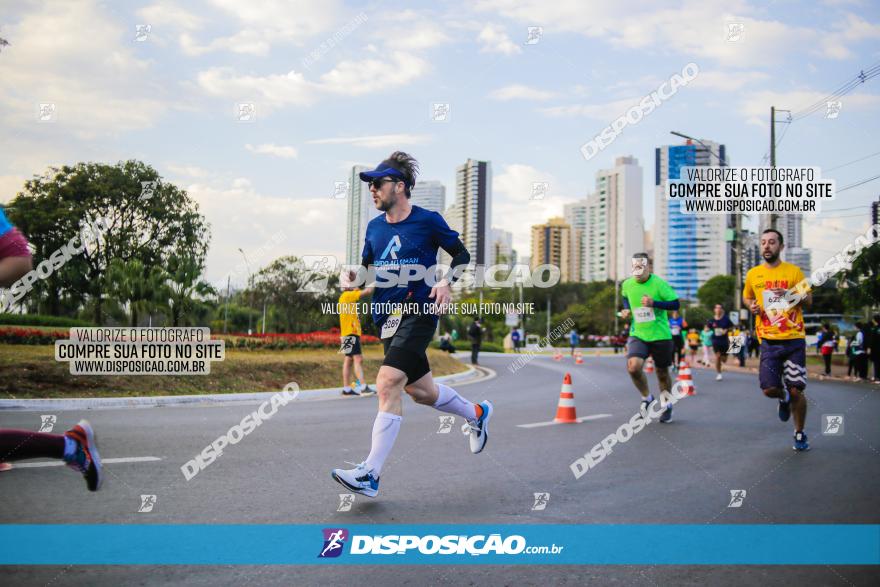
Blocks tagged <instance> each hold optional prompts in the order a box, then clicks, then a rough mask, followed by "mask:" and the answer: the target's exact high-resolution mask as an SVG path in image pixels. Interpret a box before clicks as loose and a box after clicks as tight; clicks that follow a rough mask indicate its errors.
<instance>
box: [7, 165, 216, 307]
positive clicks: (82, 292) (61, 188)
mask: <svg viewBox="0 0 880 587" xmlns="http://www.w3.org/2000/svg"><path fill="white" fill-rule="evenodd" d="M144 182H154V183H153V185H152V187H153V189H152V190H151V191H146V190H145V189H144V188H145V185H144ZM8 211H9V216H10V219H11V221H12V222H13V223H14V224H15V225H16V226H18V227H19V228H20V229H21V230H22V232H24V233H25V234H26V235H27V237H28V239H29V240H30V242H31V243H32V244H33V245H34V247H35V248H36V254H35V258H34V264H37V263H39V262H40V261H42V260H44V259H47V258H48V257H49V256H50V255H51V254H52V253H53V252H54V251H56V250H58V249H59V248H61V246H62V245H64V244H66V243H67V242H68V241H69V240H70V239H71V238H72V237H73V236H74V235H76V234H77V233H78V232H79V230H80V227H81V226H82V225H83V224H84V223H86V222H87V221H88V219H90V218H92V219H93V218H103V219H105V221H106V224H107V231H106V232H105V234H104V235H103V238H102V239H101V241H100V242H99V243H98V244H97V245H96V246H94V247H89V248H87V249H86V250H85V251H83V252H82V253H81V254H79V255H75V256H73V257H72V258H71V259H70V260H69V261H67V262H66V263H65V264H64V266H63V267H61V268H60V269H59V270H58V271H56V272H55V273H53V275H52V276H51V277H50V278H49V279H45V280H39V281H38V282H36V283H35V288H34V289H35V292H34V293H35V295H36V296H42V297H44V298H45V299H46V300H47V305H48V307H47V308H46V311H47V312H48V313H51V314H56V315H57V314H58V313H59V312H60V310H61V307H62V305H63V304H62V301H63V300H65V299H72V300H73V301H74V303H75V305H77V306H80V307H84V306H86V305H89V306H90V307H92V308H93V310H94V322H95V323H97V324H103V322H104V308H103V302H104V295H105V294H106V291H105V288H106V287H107V280H106V279H105V277H106V273H107V271H108V268H109V266H110V263H111V262H112V261H113V260H114V259H117V260H119V261H120V262H122V263H123V264H124V263H128V262H129V261H131V260H135V259H136V260H138V261H140V263H141V264H142V265H143V266H144V267H167V266H168V264H169V260H170V259H171V257H172V256H174V255H177V256H189V257H191V258H192V259H194V261H195V263H196V264H197V265H198V266H199V267H201V266H203V263H204V259H205V256H206V254H207V250H208V245H209V241H210V235H209V226H208V224H207V223H206V221H205V219H204V217H203V216H202V215H201V214H200V213H199V209H198V205H197V204H196V203H195V202H194V201H193V200H192V199H191V198H190V197H189V196H188V195H187V193H186V192H185V191H184V190H181V189H180V188H178V187H177V186H175V185H173V184H171V183H167V182H164V181H162V178H161V177H160V176H159V174H158V173H157V172H156V170H155V169H153V168H152V167H150V166H149V165H147V164H145V163H142V162H140V161H134V160H130V161H122V162H119V163H117V164H115V165H108V164H104V163H78V164H76V165H73V166H67V165H65V166H62V167H60V168H55V167H53V168H50V169H49V170H48V171H47V172H46V173H45V174H43V175H42V176H38V177H34V178H33V179H31V180H29V181H27V182H26V183H25V185H24V189H23V190H22V192H20V193H19V194H18V195H17V196H16V197H15V198H14V199H13V200H12V202H10V205H9V207H8Z"/></svg>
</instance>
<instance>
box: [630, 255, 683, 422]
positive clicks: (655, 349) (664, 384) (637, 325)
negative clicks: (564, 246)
mask: <svg viewBox="0 0 880 587" xmlns="http://www.w3.org/2000/svg"><path fill="white" fill-rule="evenodd" d="M631 263H632V275H633V276H632V277H630V278H629V279H627V280H626V281H624V282H623V285H622V286H621V293H622V294H623V295H622V298H623V308H624V309H623V311H622V312H621V316H622V317H623V318H624V319H627V318H629V316H630V315H632V319H633V320H632V325H631V326H630V330H629V340H628V341H627V343H626V347H627V355H626V370H627V371H628V372H629V376H630V378H631V379H632V381H633V384H635V386H636V389H638V390H639V393H640V394H641V395H642V405H641V410H642V413H643V414H647V413H648V407H649V406H650V405H651V403H652V402H653V401H654V396H653V395H651V392H650V389H649V387H648V378H647V377H645V372H644V370H643V368H644V365H645V359H647V358H648V356H649V355H650V356H651V357H653V358H654V364H655V366H656V370H657V382H658V383H659V384H660V403H661V405H666V409H665V410H664V412H663V415H662V416H661V417H660V421H661V422H669V420H671V419H672V403H671V402H670V401H669V399H670V391H671V389H672V378H671V377H670V375H669V366H670V365H671V364H672V354H673V349H674V347H673V344H672V332H671V331H670V330H669V320H668V319H667V316H666V312H668V311H672V310H678V308H679V302H678V294H676V293H675V290H674V289H672V286H670V285H669V284H668V283H666V282H665V281H664V280H662V279H660V278H659V277H657V276H656V275H654V274H653V273H651V259H650V258H649V257H648V255H647V254H646V253H636V254H635V255H633V257H632V260H631Z"/></svg>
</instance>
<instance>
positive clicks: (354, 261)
mask: <svg viewBox="0 0 880 587" xmlns="http://www.w3.org/2000/svg"><path fill="white" fill-rule="evenodd" d="M369 169H372V167H365V166H363V165H355V166H354V167H352V168H351V175H350V177H349V178H348V184H349V186H348V206H347V213H346V222H345V262H346V264H348V265H360V262H361V252H362V251H363V250H364V238H365V237H366V234H367V224H369V223H370V220H372V219H373V218H375V217H376V216H378V215H379V214H382V212H380V211H379V210H377V209H376V206H375V205H374V204H373V196H372V195H371V194H370V186H369V184H367V183H366V182H363V181H361V178H360V175H359V174H360V172H361V171H367V170H369Z"/></svg>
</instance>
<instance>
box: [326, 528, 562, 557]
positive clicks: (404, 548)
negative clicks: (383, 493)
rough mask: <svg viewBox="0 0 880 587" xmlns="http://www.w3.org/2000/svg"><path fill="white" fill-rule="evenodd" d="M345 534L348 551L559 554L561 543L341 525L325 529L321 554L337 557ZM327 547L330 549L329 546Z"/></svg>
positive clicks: (356, 552)
mask: <svg viewBox="0 0 880 587" xmlns="http://www.w3.org/2000/svg"><path fill="white" fill-rule="evenodd" d="M346 538H348V539H349V542H350V544H351V546H350V548H349V554H351V555H359V554H371V555H372V554H378V555H383V554H408V553H410V552H412V553H413V554H415V553H416V552H417V553H418V554H429V555H431V554H439V555H450V554H456V555H471V556H480V555H491V554H510V555H516V554H559V553H561V552H562V549H563V548H565V547H564V546H557V545H556V544H552V545H549V546H528V545H527V544H526V539H525V538H524V537H523V536H520V535H518V534H513V535H510V536H507V537H502V536H501V534H489V535H488V536H487V535H485V534H477V535H474V536H468V535H453V534H450V535H445V536H438V535H435V534H428V535H424V536H420V535H416V534H388V535H381V534H373V535H370V536H366V535H361V534H353V535H351V536H349V534H348V531H347V530H346V529H344V528H335V529H333V530H332V531H331V532H329V533H328V531H327V530H325V531H324V537H323V543H324V546H323V549H322V551H321V554H320V555H319V556H320V557H321V558H325V557H331V556H333V557H336V556H339V554H341V553H342V547H343V545H344V543H345V540H346ZM328 549H329V550H328Z"/></svg>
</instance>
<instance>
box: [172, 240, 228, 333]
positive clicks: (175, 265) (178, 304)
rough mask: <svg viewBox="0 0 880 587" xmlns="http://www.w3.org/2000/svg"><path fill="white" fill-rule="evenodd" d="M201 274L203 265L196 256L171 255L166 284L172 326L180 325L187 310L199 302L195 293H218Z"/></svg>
mask: <svg viewBox="0 0 880 587" xmlns="http://www.w3.org/2000/svg"><path fill="white" fill-rule="evenodd" d="M201 275H202V266H201V264H200V263H199V262H198V261H197V260H196V259H195V257H193V256H191V255H181V254H177V253H174V254H172V255H171V256H170V257H169V259H168V272H167V273H166V275H165V277H166V279H165V284H164V285H165V293H167V295H168V298H167V300H168V302H167V303H168V308H169V309H170V310H171V323H172V326H179V325H180V321H181V319H182V318H183V317H184V315H185V314H186V312H187V310H189V309H191V308H192V306H193V304H196V303H197V301H196V300H195V299H194V296H195V295H199V296H203V297H204V296H207V295H211V294H214V293H216V292H215V291H214V288H213V287H211V286H210V284H208V283H207V282H206V281H203V280H202V279H200V277H201Z"/></svg>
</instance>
